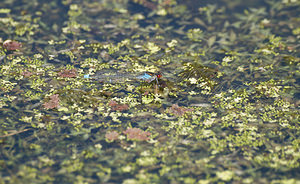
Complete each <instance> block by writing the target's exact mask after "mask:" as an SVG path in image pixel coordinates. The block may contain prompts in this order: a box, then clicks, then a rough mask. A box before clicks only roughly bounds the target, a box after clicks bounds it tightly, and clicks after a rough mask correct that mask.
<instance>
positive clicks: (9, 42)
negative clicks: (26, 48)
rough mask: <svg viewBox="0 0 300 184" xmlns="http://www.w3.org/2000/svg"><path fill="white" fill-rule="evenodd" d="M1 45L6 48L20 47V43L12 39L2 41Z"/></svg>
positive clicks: (14, 48)
mask: <svg viewBox="0 0 300 184" xmlns="http://www.w3.org/2000/svg"><path fill="white" fill-rule="evenodd" d="M3 47H4V48H5V49H6V50H8V51H11V50H19V49H20V48H21V47H22V44H21V43H19V42H16V41H12V40H5V41H4V42H3Z"/></svg>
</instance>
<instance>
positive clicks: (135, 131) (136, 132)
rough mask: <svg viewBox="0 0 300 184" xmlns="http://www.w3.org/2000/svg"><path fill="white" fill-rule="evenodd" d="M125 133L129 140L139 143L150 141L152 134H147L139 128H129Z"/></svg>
mask: <svg viewBox="0 0 300 184" xmlns="http://www.w3.org/2000/svg"><path fill="white" fill-rule="evenodd" d="M123 133H124V134H126V135H127V139H129V140H139V141H147V140H149V139H150V138H149V136H150V135H151V133H150V132H145V131H143V130H141V129H139V128H127V130H126V131H123Z"/></svg>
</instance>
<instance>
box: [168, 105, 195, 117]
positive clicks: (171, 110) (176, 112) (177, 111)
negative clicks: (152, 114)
mask: <svg viewBox="0 0 300 184" xmlns="http://www.w3.org/2000/svg"><path fill="white" fill-rule="evenodd" d="M167 111H168V112H169V113H172V114H174V115H175V116H183V115H184V114H185V113H187V112H192V111H193V109H189V108H185V107H179V106H178V105H177V104H173V105H172V107H170V108H169V109H168V110H167Z"/></svg>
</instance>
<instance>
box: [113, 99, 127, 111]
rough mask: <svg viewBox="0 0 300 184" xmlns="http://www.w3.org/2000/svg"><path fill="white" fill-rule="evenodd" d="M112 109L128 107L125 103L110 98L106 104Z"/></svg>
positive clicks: (117, 109)
mask: <svg viewBox="0 0 300 184" xmlns="http://www.w3.org/2000/svg"><path fill="white" fill-rule="evenodd" d="M108 105H109V106H110V107H111V108H112V110H113V111H126V110H128V109H129V106H128V105H127V104H118V103H117V102H116V101H114V100H111V101H110V102H109V104H108Z"/></svg>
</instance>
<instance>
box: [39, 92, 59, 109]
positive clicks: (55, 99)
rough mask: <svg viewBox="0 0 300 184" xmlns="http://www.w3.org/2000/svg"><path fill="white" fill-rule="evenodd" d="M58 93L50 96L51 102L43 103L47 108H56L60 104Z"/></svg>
mask: <svg viewBox="0 0 300 184" xmlns="http://www.w3.org/2000/svg"><path fill="white" fill-rule="evenodd" d="M58 96H59V95H58V94H55V95H52V96H50V100H49V102H45V103H44V104H43V105H44V107H45V108H46V109H54V108H56V107H58V106H59V98H58Z"/></svg>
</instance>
